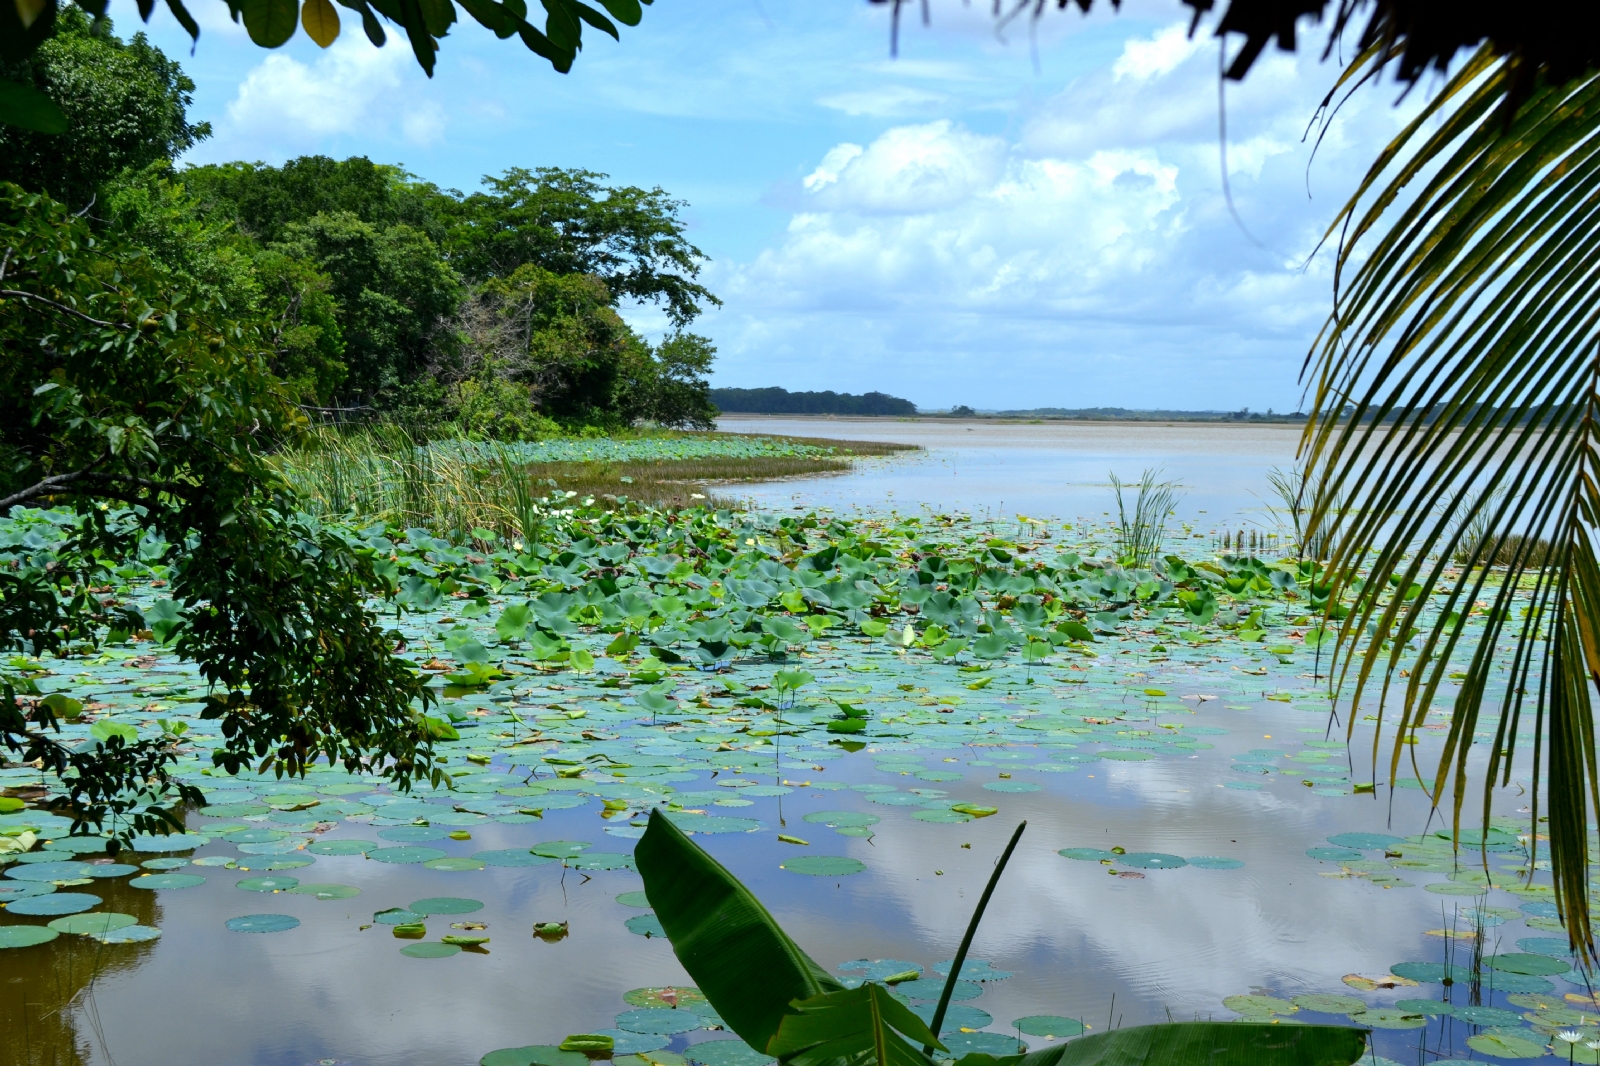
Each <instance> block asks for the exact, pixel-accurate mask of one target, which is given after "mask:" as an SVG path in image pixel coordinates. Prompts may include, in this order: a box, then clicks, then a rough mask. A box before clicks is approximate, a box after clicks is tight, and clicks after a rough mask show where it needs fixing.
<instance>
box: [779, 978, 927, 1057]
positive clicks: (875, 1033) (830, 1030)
mask: <svg viewBox="0 0 1600 1066" xmlns="http://www.w3.org/2000/svg"><path fill="white" fill-rule="evenodd" d="M790 1007H791V1010H792V1011H793V1013H790V1014H786V1015H784V1016H783V1018H782V1019H781V1020H780V1021H779V1023H778V1034H777V1035H776V1036H775V1037H773V1039H772V1042H771V1043H769V1044H768V1045H767V1054H769V1055H775V1056H777V1058H778V1060H779V1061H780V1062H782V1063H784V1066H828V1064H830V1063H835V1062H849V1063H851V1064H852V1066H869V1064H874V1066H927V1063H928V1062H929V1059H928V1057H927V1056H926V1055H924V1054H923V1053H922V1050H921V1048H922V1046H923V1045H931V1046H933V1047H936V1048H938V1049H940V1050H941V1051H942V1050H946V1049H945V1046H944V1045H943V1044H941V1043H939V1041H938V1040H937V1039H936V1038H935V1037H934V1035H933V1033H932V1032H931V1031H930V1030H929V1029H928V1026H927V1025H926V1024H925V1023H924V1022H923V1020H922V1019H921V1018H919V1017H917V1016H916V1015H915V1014H912V1013H911V1011H910V1009H909V1008H907V1007H906V1006H905V1005H904V1004H902V1003H900V1002H898V1001H896V1000H895V999H894V997H893V996H892V995H891V994H890V993H889V990H888V989H887V988H885V987H884V986H883V985H881V984H878V983H877V982H876V981H869V982H868V983H866V984H864V985H862V986H861V987H860V988H852V989H847V990H844V991H840V992H825V993H823V994H822V995H820V996H812V997H811V998H809V999H802V1000H796V1001H795V1002H794V1003H792V1004H791V1005H790ZM901 1034H904V1035H903V1036H902V1035H901ZM907 1038H909V1039H910V1040H912V1041H915V1045H913V1044H909V1043H907V1042H906V1040H907Z"/></svg>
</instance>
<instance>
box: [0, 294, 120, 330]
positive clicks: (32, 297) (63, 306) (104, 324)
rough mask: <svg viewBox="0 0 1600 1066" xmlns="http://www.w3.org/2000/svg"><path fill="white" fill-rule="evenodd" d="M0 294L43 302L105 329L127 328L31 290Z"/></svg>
mask: <svg viewBox="0 0 1600 1066" xmlns="http://www.w3.org/2000/svg"><path fill="white" fill-rule="evenodd" d="M0 296H13V297H16V298H17V299H19V300H34V301H37V302H38V303H42V304H45V305H47V306H49V307H53V308H55V309H56V310H57V311H60V312H61V313H63V314H68V315H73V316H75V317H77V318H81V319H83V320H84V321H85V322H88V323H91V324H93V325H96V326H101V327H103V328H105V329H127V328H128V327H127V326H125V325H123V324H122V323H120V322H102V321H101V320H100V319H98V318H91V317H90V316H89V315H86V314H84V313H83V312H82V311H80V310H78V309H77V308H76V307H68V306H67V305H66V304H63V303H57V302H56V301H54V300H51V299H49V298H48V297H44V296H38V295H35V294H34V293H31V292H23V291H22V290H21V289H0Z"/></svg>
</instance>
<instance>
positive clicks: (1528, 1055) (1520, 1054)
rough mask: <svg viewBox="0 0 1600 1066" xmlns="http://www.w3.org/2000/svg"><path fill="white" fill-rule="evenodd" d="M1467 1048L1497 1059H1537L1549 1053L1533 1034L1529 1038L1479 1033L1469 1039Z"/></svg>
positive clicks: (1508, 1034) (1507, 1034) (1505, 1034)
mask: <svg viewBox="0 0 1600 1066" xmlns="http://www.w3.org/2000/svg"><path fill="white" fill-rule="evenodd" d="M1467 1046H1468V1047H1469V1048H1471V1049H1472V1050H1473V1051H1476V1052H1478V1053H1479V1054H1480V1055H1490V1056H1493V1057H1494V1058H1497V1059H1537V1058H1541V1057H1543V1056H1544V1055H1545V1054H1546V1053H1547V1051H1548V1049H1547V1048H1546V1047H1545V1045H1544V1042H1543V1041H1542V1040H1536V1039H1534V1038H1533V1036H1532V1034H1531V1033H1530V1034H1529V1035H1528V1036H1513V1035H1512V1034H1510V1033H1479V1034H1478V1035H1476V1036H1469V1037H1467Z"/></svg>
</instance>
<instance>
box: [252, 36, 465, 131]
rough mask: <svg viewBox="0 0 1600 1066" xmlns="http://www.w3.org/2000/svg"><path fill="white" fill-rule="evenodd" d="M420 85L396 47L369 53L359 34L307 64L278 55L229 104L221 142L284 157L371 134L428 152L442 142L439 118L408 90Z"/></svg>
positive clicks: (404, 51)
mask: <svg viewBox="0 0 1600 1066" xmlns="http://www.w3.org/2000/svg"><path fill="white" fill-rule="evenodd" d="M423 80H425V79H423V75H422V74H421V72H420V71H418V70H417V69H416V61H415V59H414V58H413V57H412V55H411V51H410V49H409V48H406V47H405V42H404V40H402V39H397V40H393V41H391V42H390V44H389V46H387V47H384V48H374V47H372V46H371V44H369V43H368V42H367V40H366V38H365V37H362V36H361V35H360V34H359V33H346V34H343V35H341V37H340V39H339V40H338V41H337V42H336V43H335V44H334V45H333V47H332V48H329V49H328V50H327V51H325V52H321V53H319V54H318V55H317V56H316V57H315V58H314V59H313V60H312V61H311V62H310V63H304V62H301V61H300V60H299V59H296V58H294V57H293V56H291V55H288V54H285V53H281V52H278V53H273V54H271V55H268V56H267V57H266V58H265V59H263V60H262V61H261V63H260V64H259V65H258V66H256V67H255V68H254V69H253V70H251V71H250V73H249V74H248V75H246V76H245V78H244V80H243V81H242V82H241V83H240V85H239V88H238V92H237V93H236V94H235V96H234V99H233V101H232V102H231V103H229V105H228V110H227V115H228V118H227V126H226V128H225V129H224V130H223V131H222V135H223V136H224V137H225V138H226V139H228V140H234V139H236V138H239V139H262V140H270V141H272V142H273V143H274V144H277V145H281V146H283V147H284V148H286V149H289V150H306V149H310V148H314V147H315V146H318V145H321V144H322V143H323V142H325V141H326V140H327V139H329V138H332V137H340V136H354V135H363V136H372V135H374V134H388V135H389V136H390V137H394V138H396V139H401V140H403V141H404V142H406V143H408V144H413V145H427V144H431V143H433V142H435V141H437V140H439V139H440V138H441V137H442V135H443V132H444V124H445V123H444V112H443V110H442V109H441V108H440V107H439V105H438V104H436V103H434V102H433V101H431V100H428V99H425V98H421V99H419V95H420V94H418V93H417V92H416V91H415V88H414V87H413V86H412V85H411V84H410V83H412V82H413V81H423ZM407 90H409V91H407Z"/></svg>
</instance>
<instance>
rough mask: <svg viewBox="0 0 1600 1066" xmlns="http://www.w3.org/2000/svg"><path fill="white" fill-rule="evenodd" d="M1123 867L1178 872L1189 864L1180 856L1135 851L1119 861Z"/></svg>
mask: <svg viewBox="0 0 1600 1066" xmlns="http://www.w3.org/2000/svg"><path fill="white" fill-rule="evenodd" d="M1117 862H1118V863H1120V864H1121V865H1123V866H1137V867H1139V868H1140V869H1147V870H1176V869H1177V868H1178V867H1180V866H1188V865H1189V863H1188V861H1187V860H1185V859H1184V858H1183V857H1182V856H1180V855H1165V854H1163V853H1161V852H1159V851H1135V852H1130V853H1128V854H1127V855H1123V856H1121V857H1120V858H1118V859H1117Z"/></svg>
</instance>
